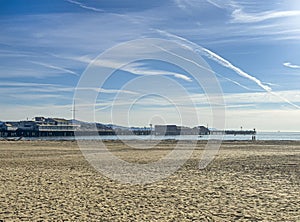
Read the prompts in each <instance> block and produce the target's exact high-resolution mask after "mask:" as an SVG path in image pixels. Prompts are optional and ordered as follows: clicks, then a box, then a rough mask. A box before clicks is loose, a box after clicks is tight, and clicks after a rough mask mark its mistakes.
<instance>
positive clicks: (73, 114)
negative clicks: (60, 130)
mask: <svg viewBox="0 0 300 222" xmlns="http://www.w3.org/2000/svg"><path fill="white" fill-rule="evenodd" d="M71 111H72V120H75V118H76V116H75V112H76V109H75V99H74V100H73V107H72V109H71Z"/></svg>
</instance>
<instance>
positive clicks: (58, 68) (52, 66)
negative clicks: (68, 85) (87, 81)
mask: <svg viewBox="0 0 300 222" xmlns="http://www.w3.org/2000/svg"><path fill="white" fill-rule="evenodd" d="M31 63H33V64H36V65H40V66H43V67H46V68H50V69H54V70H58V71H61V72H63V73H68V74H71V75H75V76H79V75H78V74H77V73H76V72H74V71H72V70H69V69H65V68H62V67H59V66H54V65H50V64H46V63H42V62H35V61H31Z"/></svg>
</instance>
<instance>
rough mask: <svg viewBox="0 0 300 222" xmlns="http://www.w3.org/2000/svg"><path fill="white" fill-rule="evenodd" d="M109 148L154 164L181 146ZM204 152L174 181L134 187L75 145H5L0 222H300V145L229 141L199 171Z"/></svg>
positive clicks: (1, 149)
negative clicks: (91, 160)
mask: <svg viewBox="0 0 300 222" xmlns="http://www.w3.org/2000/svg"><path fill="white" fill-rule="evenodd" d="M106 145H107V146H108V147H110V150H111V152H112V153H114V154H115V155H116V156H119V157H120V158H123V159H124V160H128V161H132V162H142V163H147V162H149V161H155V160H157V159H158V158H159V157H161V156H163V155H165V154H166V153H168V152H169V151H170V150H172V149H173V146H174V141H170V142H164V143H162V144H159V145H158V146H157V147H156V149H153V150H133V149H130V148H128V147H126V146H125V145H124V144H123V143H121V142H118V141H114V142H113V141H111V142H109V141H108V142H106ZM188 145H189V144H188V142H187V146H188ZM204 146H205V142H203V141H202V142H200V143H199V144H198V145H197V148H196V150H194V153H193V155H192V157H191V158H190V159H189V160H188V161H187V162H186V163H185V164H184V166H183V167H182V168H180V169H179V170H178V171H176V172H175V173H174V174H172V175H171V176H170V177H168V178H166V179H164V180H161V181H158V182H156V183H152V184H145V185H131V184H121V183H118V182H116V181H113V180H111V179H109V178H107V177H105V176H103V175H102V174H100V173H99V172H98V171H96V170H95V169H94V168H93V167H92V166H91V165H90V164H89V163H88V162H87V161H86V160H85V159H84V157H83V155H82V153H81V151H80V150H79V148H78V145H77V143H76V142H71V141H18V142H15V141H10V142H9V141H0V221H1V220H2V221H39V220H40V221H300V195H299V193H300V142H289V141H285V142H280V141H269V142H263V141H256V142H246V141H244V142H234V141H232V142H224V143H223V144H222V146H221V149H220V151H219V153H218V155H217V157H216V158H215V160H214V161H213V162H212V163H211V164H210V165H209V166H208V167H207V168H206V169H204V170H199V169H198V161H199V158H200V156H201V154H202V151H203V148H204Z"/></svg>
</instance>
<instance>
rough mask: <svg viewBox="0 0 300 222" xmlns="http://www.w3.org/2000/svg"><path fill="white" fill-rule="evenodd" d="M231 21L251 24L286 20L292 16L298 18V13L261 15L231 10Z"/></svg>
mask: <svg viewBox="0 0 300 222" xmlns="http://www.w3.org/2000/svg"><path fill="white" fill-rule="evenodd" d="M231 16H232V18H233V19H232V21H231V22H236V23H252V22H262V21H265V20H269V19H278V18H287V17H293V16H300V11H296V10H295V11H293V10H290V11H266V12H261V13H251V14H249V13H245V12H244V11H243V9H242V8H238V9H235V10H233V12H232V14H231Z"/></svg>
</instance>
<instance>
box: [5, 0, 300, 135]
mask: <svg viewBox="0 0 300 222" xmlns="http://www.w3.org/2000/svg"><path fill="white" fill-rule="evenodd" d="M0 4H1V7H0V12H1V13H0V27H1V29H0V57H1V60H0V66H1V69H0V92H1V98H0V107H1V112H0V119H1V120H19V119H26V118H27V117H28V118H32V117H34V116H38V115H43V116H53V117H54V116H55V117H65V118H69V119H70V118H71V117H72V113H71V111H70V110H71V109H72V104H73V96H74V92H75V88H76V86H77V84H78V82H79V81H80V78H81V77H82V75H83V73H84V71H85V70H86V68H87V67H88V65H89V64H90V63H91V62H92V61H93V60H94V59H95V58H96V57H97V56H98V55H101V53H103V52H105V51H106V50H108V49H110V48H111V47H114V46H116V45H118V44H120V43H123V42H126V41H130V40H135V39H140V38H161V39H165V40H170V41H173V42H176V44H179V45H181V46H187V47H188V48H189V49H190V50H194V51H195V52H196V53H197V54H198V56H201V57H202V58H203V59H204V60H205V61H206V62H207V63H208V64H209V65H210V67H211V69H212V70H213V71H214V72H215V75H216V76H217V79H218V81H219V83H220V85H221V88H222V90H223V93H224V94H223V98H224V101H225V103H226V128H240V126H243V127H244V128H254V127H255V128H257V129H258V130H262V131H263V130H282V131H300V127H299V126H300V122H299V121H300V118H299V116H300V111H299V106H300V89H299V82H300V44H299V43H300V24H299V19H300V2H298V1H286V0H285V1H284V0H272V1H269V0H268V1H258V0H253V1H250V0H248V1H246V0H242V1H235V0H166V1H158V0H154V1H136V0H133V1H130V0H125V1H124V0H123V1H120V0H112V1H103V0H87V1H82V0H81V1H80V0H65V1H63V0H51V1H50V0H43V1H39V0H27V1H23V0H1V1H0ZM109 62H110V63H112V61H108V63H109ZM114 62H115V60H114ZM110 63H109V64H110ZM99 75H101V73H99ZM143 76H146V77H147V78H146V79H147V80H148V81H139V78H140V77H143ZM149 76H150V77H155V78H154V79H151V78H149V79H148V77H149ZM162 77H165V78H167V79H168V80H169V81H170V82H172V83H171V85H172V84H173V83H174V84H175V83H176V84H177V85H176V87H175V88H176V89H177V87H179V86H180V87H181V86H182V87H183V88H184V89H185V90H187V92H188V93H189V99H191V100H192V101H193V102H194V103H195V107H193V110H196V112H197V115H198V118H199V121H198V122H193V121H191V123H190V124H189V125H193V123H195V125H198V124H199V125H206V124H209V125H212V124H213V123H212V121H213V120H212V114H211V110H210V104H209V102H208V101H207V98H206V97H205V94H204V91H203V90H202V89H201V87H199V86H198V85H197V84H195V81H194V80H193V78H192V76H191V74H190V73H187V72H186V71H185V70H182V69H180V68H179V67H178V66H176V65H174V64H167V63H165V62H161V61H151V60H144V61H137V62H136V63H132V64H128V66H126V67H123V69H120V70H116V72H115V73H113V75H111V77H110V78H109V79H108V80H107V81H106V83H105V84H104V85H103V86H101V88H100V86H99V88H98V89H96V90H98V92H99V96H98V98H97V101H95V104H96V105H95V104H94V105H95V107H96V111H95V116H86V115H85V112H84V108H83V107H80V106H78V107H77V108H76V109H77V110H78V111H77V113H78V117H80V118H81V119H82V120H87V121H94V120H96V121H99V122H103V123H109V122H114V123H116V124H123V125H128V124H129V125H136V126H148V124H149V123H150V122H151V123H154V124H155V123H175V124H180V123H181V121H180V119H181V118H182V115H187V116H189V115H190V113H189V112H191V110H189V111H187V112H186V113H182V114H178V109H177V108H176V107H177V106H178V105H179V106H180V105H182V104H184V101H185V99H183V98H182V94H181V93H178V91H176V90H171V87H170V86H168V83H167V82H164V78H162ZM160 78H162V79H160ZM132 81H137V82H136V84H130V83H131V82H132ZM151 81H153V82H151ZM137 83H138V84H137ZM147 87H149V89H150V88H151V90H152V91H151V92H152V94H151V93H149V95H146V94H147V93H146V92H145V90H144V91H143V89H145V88H147ZM164 89H168V90H169V91H168V93H170V94H172V96H174V97H176V96H177V97H176V98H177V99H178V100H176V101H177V102H176V104H171V103H170V101H168V98H163V97H162V96H159V95H153V93H155V92H162V90H164ZM179 91H180V90H179ZM148 92H149V91H148ZM137 95H138V97H137ZM166 95H167V94H166ZM134 96H135V97H134ZM133 97H134V98H139V99H138V101H137V102H136V103H135V104H134V106H132V104H129V101H133V100H132V98H133ZM116 98H117V99H116ZM172 98H173V97H172ZM112 104H113V105H112ZM128 107H131V110H130V112H128V110H127V109H128ZM112 110H114V112H112ZM80 112H81V113H80ZM112 113H114V115H112ZM128 119H130V121H129V120H128Z"/></svg>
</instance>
